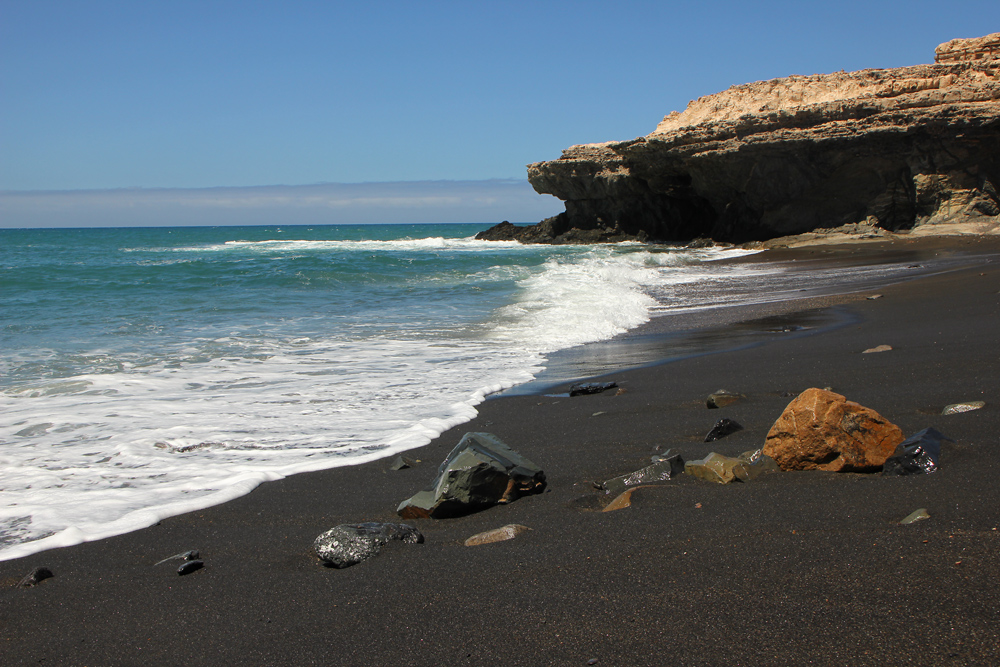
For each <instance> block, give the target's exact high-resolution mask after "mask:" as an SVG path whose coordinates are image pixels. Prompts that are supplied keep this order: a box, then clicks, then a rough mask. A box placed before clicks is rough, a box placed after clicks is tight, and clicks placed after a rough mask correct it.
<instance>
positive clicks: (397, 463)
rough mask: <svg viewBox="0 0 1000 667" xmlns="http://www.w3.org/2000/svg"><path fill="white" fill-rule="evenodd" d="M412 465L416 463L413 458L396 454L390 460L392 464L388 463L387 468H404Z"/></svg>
mask: <svg viewBox="0 0 1000 667" xmlns="http://www.w3.org/2000/svg"><path fill="white" fill-rule="evenodd" d="M414 465H416V463H415V462H414V461H413V459H410V458H407V457H405V456H397V457H396V458H394V459H393V460H392V464H390V465H389V470H405V469H407V468H412V467H413V466H414Z"/></svg>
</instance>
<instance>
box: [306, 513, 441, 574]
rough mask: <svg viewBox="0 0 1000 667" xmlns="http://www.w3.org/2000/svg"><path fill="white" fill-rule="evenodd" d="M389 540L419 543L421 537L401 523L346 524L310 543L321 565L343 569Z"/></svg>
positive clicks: (380, 548) (374, 551) (335, 527)
mask: <svg viewBox="0 0 1000 667" xmlns="http://www.w3.org/2000/svg"><path fill="white" fill-rule="evenodd" d="M391 540H399V541H401V542H403V543H406V544H421V543H423V541H424V536H423V534H421V532H420V531H419V530H417V529H416V528H414V527H413V526H410V525H407V524H405V523H378V522H375V521H368V522H365V523H347V524H341V525H339V526H334V527H333V528H331V529H330V530H328V531H326V532H325V533H323V534H322V535H320V536H319V537H317V538H316V541H315V542H313V550H314V551H315V552H316V555H317V556H319V558H320V560H322V561H323V564H324V565H329V566H331V567H337V568H344V567H350V566H351V565H357V564H358V563H360V562H361V561H364V560H368V559H369V558H371V557H372V556H374V555H375V554H377V553H378V552H379V551H381V550H382V547H384V546H385V545H386V544H388V543H389V542H390V541H391Z"/></svg>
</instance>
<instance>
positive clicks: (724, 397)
mask: <svg viewBox="0 0 1000 667" xmlns="http://www.w3.org/2000/svg"><path fill="white" fill-rule="evenodd" d="M744 398H746V396H744V395H743V394H737V393H734V392H731V391H726V390H725V389H720V390H719V391H717V392H715V393H714V394H709V396H708V398H706V399H705V405H706V406H707V407H708V408H709V409H710V410H712V409H715V408H724V407H726V406H727V405H732V404H733V403H736V402H737V401H741V400H743V399H744Z"/></svg>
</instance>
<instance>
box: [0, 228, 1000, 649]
mask: <svg viewBox="0 0 1000 667" xmlns="http://www.w3.org/2000/svg"><path fill="white" fill-rule="evenodd" d="M900 243H901V242H897V243H896V244H894V245H866V246H854V247H845V248H839V249H835V250H831V249H822V250H817V249H815V248H811V249H801V250H787V251H772V252H768V253H766V254H764V255H760V256H756V258H755V259H753V260H751V261H773V260H775V259H783V258H784V259H787V258H789V257H800V258H807V257H809V256H810V255H811V254H813V253H816V252H822V253H827V255H826V257H828V259H827V261H850V259H849V258H850V257H857V255H858V254H859V253H860V254H863V255H864V254H867V255H869V256H870V255H872V254H878V253H882V254H884V255H885V256H887V257H888V256H892V255H893V253H897V252H898V250H899V247H900ZM908 247H910V248H913V249H914V250H917V249H919V250H921V251H922V252H931V253H933V252H938V251H942V252H943V251H945V250H948V251H950V249H958V250H962V251H973V252H979V253H986V252H996V251H998V250H1000V243H998V242H997V241H996V240H983V239H979V240H964V241H959V240H941V239H937V240H926V241H922V242H914V243H913V244H910V245H909V246H908ZM903 261H905V260H903ZM968 264H969V265H968V266H967V267H966V268H964V269H961V270H955V271H951V272H948V273H944V274H940V275H935V276H929V277H924V278H920V279H917V280H912V281H909V282H906V283H902V284H898V285H894V286H890V287H879V288H878V290H877V291H878V293H880V294H882V295H883V296H882V298H879V299H877V300H866V299H865V298H864V296H865V295H866V294H871V292H867V293H861V294H856V295H853V296H850V297H836V298H834V297H828V298H824V299H814V300H806V301H802V302H796V303H795V304H794V305H793V306H789V305H788V304H785V305H783V306H781V307H780V308H777V309H776V308H775V307H760V308H756V309H754V308H750V309H741V311H740V312H739V314H738V317H734V315H733V313H717V314H716V316H713V317H714V319H713V317H706V316H705V315H698V316H694V317H688V318H687V319H686V320H675V321H674V322H673V323H672V325H671V326H673V327H681V328H683V327H684V326H687V327H688V328H691V327H693V326H700V327H708V326H716V327H717V326H723V325H724V326H729V327H733V328H734V329H733V330H734V331H735V330H736V328H738V327H739V326H741V325H740V324H739V322H737V321H733V320H734V319H736V320H740V319H742V320H753V319H755V318H759V317H764V316H774V315H783V316H788V315H789V314H790V313H791V312H795V311H803V310H809V309H814V308H817V307H821V306H822V307H835V308H837V309H838V311H837V313H836V315H837V318H839V319H838V321H839V322H841V324H840V326H837V327H827V328H825V329H823V330H818V331H815V332H812V333H810V334H808V335H805V334H804V333H803V332H798V333H796V332H790V333H788V334H787V335H775V336H769V337H765V338H763V339H761V340H760V344H758V345H754V346H751V347H743V348H741V349H737V350H731V351H724V352H717V353H714V354H704V355H697V356H691V357H688V358H685V359H681V360H677V361H672V362H670V363H665V364H659V365H650V366H646V367H643V368H640V369H637V370H629V371H627V372H616V373H612V374H611V375H609V376H607V379H613V380H616V381H617V382H618V383H619V384H620V386H621V387H623V388H624V389H625V392H624V393H621V394H618V395H615V394H614V392H606V393H604V394H599V395H594V396H583V397H576V398H573V399H570V398H567V397H560V396H546V395H518V396H510V397H501V398H497V399H493V400H489V401H487V402H485V403H484V404H482V405H481V406H479V416H478V417H477V418H476V419H475V420H474V421H472V422H470V423H467V424H463V425H461V426H459V427H457V428H454V429H452V430H450V431H448V432H447V433H445V434H443V435H442V436H441V437H440V438H438V439H437V440H435V441H434V442H433V443H431V444H430V445H428V446H427V447H424V448H421V449H419V450H414V451H413V452H411V453H410V454H409V456H411V457H412V458H419V459H421V461H422V463H421V464H420V465H418V466H417V467H415V468H412V469H407V470H402V471H397V472H392V471H389V463H390V461H389V460H382V461H377V462H374V463H370V464H367V465H363V466H355V467H347V468H339V469H334V470H329V471H323V472H317V473H309V474H303V475H298V476H295V477H292V478H289V479H286V480H282V481H280V482H273V483H269V484H265V485H263V486H261V487H260V488H258V489H257V490H255V491H254V492H252V493H251V494H249V495H247V496H245V497H243V498H240V499H238V500H235V501H233V502H230V503H227V504H225V505H222V506H219V507H215V508H211V509H209V510H205V511H201V512H195V513H191V514H187V515H182V516H178V517H174V518H170V519H167V520H164V521H162V522H161V523H160V524H158V525H156V526H154V527H151V528H148V529H146V530H142V531H139V532H136V533H131V534H128V535H123V536H120V537H116V538H111V539H106V540H102V541H99V542H94V543H89V544H82V545H78V546H74V547H69V548H64V549H57V550H52V551H47V552H43V553H39V554H35V555H33V556H30V557H26V558H22V559H18V560H13V561H5V562H2V563H0V662H2V663H3V664H5V665H27V664H47V665H138V664H144V665H174V664H186V665H202V664H241V665H312V664H318V665H587V664H591V663H590V661H596V662H593V663H592V664H597V665H601V666H604V665H608V666H610V665H799V664H816V665H845V664H852V665H886V664H914V665H991V664H998V663H1000V587H998V585H997V582H998V580H1000V480H998V477H1000V441H998V436H997V432H998V426H1000V419H998V415H1000V354H998V350H997V339H998V332H1000V255H994V256H993V257H992V261H991V258H990V257H988V256H985V255H981V256H979V257H978V258H975V259H970V260H969V262H968ZM779 311H780V312H779ZM734 312H735V311H734ZM841 315H842V317H841ZM835 319H836V318H835ZM677 322H686V324H677ZM880 344H887V345H890V346H892V348H893V349H892V351H889V352H883V353H878V354H862V351H863V350H865V349H866V348H871V347H874V346H877V345H880ZM827 386H829V387H832V388H833V390H834V391H836V392H838V393H841V394H843V395H845V396H846V397H847V398H848V399H850V400H853V401H857V402H859V403H861V404H862V405H865V406H867V407H870V408H873V409H875V410H877V411H878V412H880V413H881V414H882V415H883V416H885V417H886V418H888V419H889V420H890V421H892V422H894V423H895V424H897V425H899V426H900V427H901V428H902V430H903V431H904V433H906V434H907V435H909V434H912V433H914V432H916V431H918V430H920V429H923V428H926V427H929V426H933V427H935V428H937V429H938V430H940V431H941V432H943V433H944V434H945V435H947V436H948V437H950V438H952V439H953V440H954V441H955V442H954V443H953V444H947V445H946V447H945V449H944V451H943V455H942V460H941V468H940V470H939V471H938V472H936V473H934V474H932V475H922V476H911V477H882V476H880V475H878V474H871V475H864V474H834V473H820V472H798V473H781V474H772V475H766V476H763V477H761V478H759V479H757V480H755V481H753V482H751V483H746V484H743V483H737V484H730V485H724V486H723V485H714V484H710V483H707V482H703V481H701V480H698V479H695V478H692V477H687V476H681V477H680V478H678V479H674V480H671V481H669V482H666V483H664V484H663V485H662V486H658V487H655V488H643V489H640V490H639V491H637V492H635V494H634V495H633V505H632V507H630V508H627V509H624V510H620V511H616V512H607V513H602V512H595V511H587V510H588V508H592V507H593V506H594V500H593V499H594V497H595V495H596V493H597V492H596V491H595V490H594V488H593V485H592V484H591V481H592V480H604V479H607V478H610V477H613V476H615V475H618V474H622V473H626V472H630V471H632V470H636V469H638V468H640V467H642V466H644V465H646V464H647V463H648V462H649V456H650V455H651V454H652V453H653V450H654V448H656V447H657V446H667V447H673V448H679V449H680V450H681V451H682V452H683V453H684V455H685V458H698V457H700V456H703V455H704V454H706V453H708V452H709V451H718V452H720V453H722V454H727V455H735V454H738V453H740V452H743V451H745V450H748V449H756V448H758V447H760V446H761V445H762V444H763V441H764V437H765V435H766V433H767V431H768V429H769V428H770V426H771V424H772V423H773V422H774V420H775V419H776V418H777V417H778V415H779V414H780V413H781V411H782V410H783V409H784V407H785V406H786V405H787V404H788V402H789V401H790V400H791V397H793V396H794V395H796V394H798V393H799V392H801V391H802V390H804V389H806V388H808V387H827ZM720 388H724V389H728V390H731V391H736V392H740V393H743V394H745V395H746V396H747V397H748V398H747V400H745V401H743V402H741V403H737V404H735V405H731V406H728V407H726V408H723V409H719V410H708V409H706V407H705V402H704V401H705V397H706V396H707V395H708V394H709V393H711V392H713V391H715V390H717V389H720ZM563 390H565V389H563ZM974 400H983V401H986V407H985V408H983V409H981V410H977V411H973V412H967V413H963V414H957V415H950V416H941V415H940V414H939V413H940V410H941V408H943V407H944V406H945V405H946V404H949V403H955V402H959V401H974ZM723 417H728V418H731V419H735V420H736V421H738V422H740V423H741V424H742V425H743V426H745V427H746V428H745V430H743V431H741V432H739V433H736V434H734V435H732V436H729V437H727V438H725V439H723V440H720V441H717V442H714V443H710V444H705V443H703V442H702V440H703V439H704V436H705V434H706V433H707V432H708V430H709V429H710V428H711V427H712V425H713V424H714V423H715V422H716V421H717V420H719V419H720V418H723ZM467 431H488V432H491V433H494V434H496V435H497V436H499V437H500V438H501V439H502V440H504V441H505V442H507V443H508V444H509V445H510V446H512V447H513V448H515V449H517V450H518V451H520V452H521V453H522V454H524V455H525V456H527V457H528V458H530V459H531V460H533V461H534V462H535V463H537V464H538V465H540V466H541V467H542V468H543V469H544V470H545V472H546V475H547V478H548V491H547V492H545V493H543V494H540V495H537V496H530V497H525V498H521V499H519V500H517V501H516V502H514V503H512V504H510V505H505V506H498V507H494V508H492V509H490V510H487V511H484V512H480V513H478V514H473V515H471V516H467V517H463V518H457V519H448V520H441V521H433V520H419V521H416V522H413V523H415V525H417V526H418V527H419V529H420V530H421V531H422V532H423V533H424V535H425V537H426V542H425V543H424V544H421V545H403V544H394V545H390V546H389V547H388V548H386V550H385V551H383V553H381V554H380V555H378V556H377V557H375V558H373V559H372V560H369V561H367V562H364V563H361V564H360V565H357V566H355V567H351V568H348V569H344V570H335V569H329V568H325V567H322V566H321V565H320V564H319V562H318V561H317V559H316V558H315V557H314V556H313V555H312V554H311V544H312V541H313V540H314V539H315V537H316V536H317V535H318V534H320V533H321V532H323V531H325V530H326V529H328V528H330V527H332V526H334V525H336V524H339V523H351V522H358V521H395V520H398V517H396V515H395V512H394V510H395V507H396V505H397V504H398V503H399V502H400V501H401V500H403V499H404V498H407V497H408V496H410V495H411V494H412V493H414V492H415V491H417V490H419V489H420V488H422V487H423V486H424V485H426V483H427V482H428V481H429V480H430V479H431V477H432V476H433V474H434V471H435V468H436V466H437V464H438V463H439V462H440V461H441V459H442V458H443V457H444V456H445V455H446V454H447V453H448V452H449V451H450V449H451V448H452V447H453V446H454V445H455V443H456V442H457V441H458V440H459V438H460V437H461V435H462V434H463V433H465V432H467ZM917 508H926V509H927V511H928V512H929V513H930V515H931V518H930V519H929V520H925V521H921V522H918V523H915V524H912V525H908V526H900V525H897V522H898V521H899V520H900V519H902V518H903V517H905V516H906V515H908V514H909V513H910V512H912V511H913V510H915V509H917ZM509 523H519V524H524V525H526V526H529V527H530V528H531V529H532V530H531V531H530V532H528V533H526V534H524V535H521V536H520V537H518V538H516V539H514V540H511V541H508V542H502V543H498V544H491V545H485V546H479V547H471V548H470V547H465V546H463V544H462V543H463V541H464V540H465V538H467V537H469V536H470V535H472V534H474V533H477V532H480V531H483V530H487V529H491V528H496V527H499V526H502V525H505V524H509ZM188 549H198V550H200V552H201V554H202V557H203V559H204V561H205V567H204V569H202V570H200V571H197V572H195V573H193V574H191V575H188V576H184V577H179V576H177V574H176V565H173V566H172V565H169V564H164V565H160V566H158V567H154V566H153V564H154V563H156V562H157V561H159V560H160V559H162V558H165V557H167V556H170V555H173V554H176V553H178V552H181V551H185V550H188ZM39 565H44V566H47V567H49V568H51V570H52V571H53V572H54V573H55V577H54V578H52V579H48V580H46V581H44V582H42V583H41V584H39V585H37V586H35V587H32V588H16V587H15V584H17V582H18V581H19V580H20V579H21V578H22V577H23V576H24V575H26V574H27V573H28V572H29V571H31V569H32V568H34V567H36V566H39Z"/></svg>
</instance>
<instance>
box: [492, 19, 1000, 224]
mask: <svg viewBox="0 0 1000 667" xmlns="http://www.w3.org/2000/svg"><path fill="white" fill-rule="evenodd" d="M528 180H529V181H530V183H531V185H532V186H533V187H534V188H535V190H536V191H537V192H539V193H541V194H551V195H555V196H556V197H558V198H559V199H561V200H563V201H564V202H565V206H566V210H565V211H564V212H563V213H560V214H558V215H556V216H554V217H551V218H547V219H546V220H543V221H542V222H540V223H538V224H536V225H530V226H515V225H511V224H509V223H502V224H500V225H497V226H495V227H493V228H491V229H489V230H487V231H485V232H482V233H481V234H480V235H479V238H484V239H490V240H512V239H516V240H520V241H523V242H534V243H593V242H602V241H608V242H614V241H625V240H636V241H651V242H689V241H691V240H693V239H712V240H714V241H719V242H733V243H742V242H747V241H761V240H767V239H774V238H776V237H783V236H788V235H795V234H803V233H807V232H813V231H815V230H828V229H831V228H841V227H843V226H845V225H846V226H848V227H849V228H851V229H855V230H870V231H872V232H874V233H891V232H903V233H906V232H910V233H918V232H919V233H921V234H927V233H930V234H950V233H998V232H1000V33H994V34H992V35H988V36H986V37H980V38H976V39H956V40H952V41H950V42H946V43H944V44H941V45H940V46H938V47H937V49H936V51H935V62H934V64H933V65H915V66H911V67H899V68H894V69H866V70H861V71H858V72H843V71H841V72H835V73H833V74H815V75H811V76H798V75H796V76H789V77H785V78H781V79H772V80H770V81H759V82H756V83H748V84H743V85H739V86H733V87H731V88H729V89H728V90H725V91H723V92H721V93H716V94H714V95H708V96H706V97H701V98H699V99H697V100H694V101H692V102H691V103H690V104H688V106H687V109H686V110H685V111H684V112H683V113H677V112H672V113H670V114H669V115H668V116H666V117H665V118H664V119H663V120H662V121H661V122H660V123H659V125H657V127H656V129H655V130H654V131H653V132H652V133H651V134H649V135H647V136H645V137H640V138H637V139H633V140H630V141H620V142H608V143H602V144H583V145H577V146H572V147H570V148H568V149H566V150H565V151H563V154H562V157H560V158H559V159H558V160H550V161H547V162H536V163H534V164H530V165H528Z"/></svg>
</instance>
